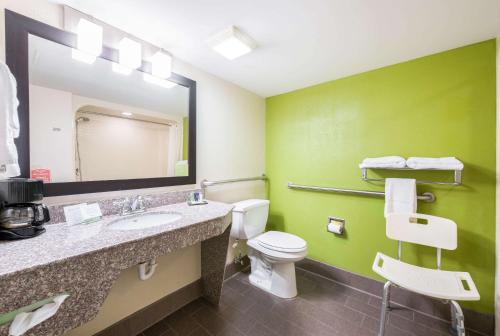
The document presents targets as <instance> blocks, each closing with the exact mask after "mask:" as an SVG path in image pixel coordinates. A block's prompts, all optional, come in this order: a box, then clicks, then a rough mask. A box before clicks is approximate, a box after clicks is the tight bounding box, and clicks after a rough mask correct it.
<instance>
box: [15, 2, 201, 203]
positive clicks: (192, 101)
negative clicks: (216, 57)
mask: <svg viewBox="0 0 500 336" xmlns="http://www.w3.org/2000/svg"><path fill="white" fill-rule="evenodd" d="M30 34H31V35H36V36H38V37H41V38H44V39H46V40H50V41H53V42H56V43H59V44H62V45H65V46H68V47H71V48H74V47H75V46H76V35H75V34H73V33H71V32H67V31H64V30H61V29H58V28H55V27H52V26H50V25H47V24H45V23H42V22H39V21H36V20H34V19H31V18H29V17H26V16H23V15H20V14H18V13H15V12H12V11H10V10H8V9H6V10H5V47H6V63H7V65H8V66H9V68H10V70H11V72H12V74H13V75H14V77H15V78H16V80H17V96H18V99H19V109H18V111H19V123H20V125H21V131H20V135H19V138H18V139H16V146H17V152H18V154H19V166H20V168H21V177H30V148H29V147H30V139H29V137H30V133H29V68H28V67H29V59H28V57H29V56H28V55H29V54H28V52H29V49H28V48H29V46H28V37H29V35H30ZM100 57H101V58H103V59H106V60H109V61H113V62H117V61H118V52H117V50H114V49H111V48H108V47H106V46H104V47H103V53H102V55H101V56H100ZM139 71H142V72H146V73H150V72H151V64H150V63H148V62H145V61H143V63H142V67H141V68H140V69H139ZM169 80H171V81H172V82H175V83H177V84H179V85H182V86H185V87H187V88H188V89H189V138H188V162H189V172H188V176H175V177H156V178H142V179H128V180H103V181H85V182H62V183H61V182H56V183H47V184H45V185H44V196H59V195H73V194H85V193H96V192H105V191H117V190H129V189H142V188H157V187H165V186H174V185H186V184H195V183H196V82H195V81H193V80H191V79H189V78H186V77H183V76H181V75H178V74H175V73H172V76H171V77H170V78H169Z"/></svg>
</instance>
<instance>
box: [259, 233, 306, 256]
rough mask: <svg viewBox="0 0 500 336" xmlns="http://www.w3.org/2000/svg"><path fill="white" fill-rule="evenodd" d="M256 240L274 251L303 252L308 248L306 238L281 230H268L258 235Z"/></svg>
mask: <svg viewBox="0 0 500 336" xmlns="http://www.w3.org/2000/svg"><path fill="white" fill-rule="evenodd" d="M256 240H257V241H258V242H259V244H260V245H261V246H263V247H265V248H268V249H270V250H274V251H281V252H302V251H304V250H305V249H306V248H307V243H306V241H305V240H304V239H302V238H300V237H297V236H295V235H293V234H290V233H285V232H279V231H268V232H266V233H263V234H261V235H260V236H258V237H257V238H256Z"/></svg>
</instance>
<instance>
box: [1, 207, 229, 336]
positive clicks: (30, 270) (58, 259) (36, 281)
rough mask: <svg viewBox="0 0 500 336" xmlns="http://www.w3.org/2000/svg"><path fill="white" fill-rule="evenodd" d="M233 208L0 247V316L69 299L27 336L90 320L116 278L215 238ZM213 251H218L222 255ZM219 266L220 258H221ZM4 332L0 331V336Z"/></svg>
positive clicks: (64, 227)
mask: <svg viewBox="0 0 500 336" xmlns="http://www.w3.org/2000/svg"><path fill="white" fill-rule="evenodd" d="M232 208H233V205H231V204H225V203H219V202H208V204H205V205H196V206H189V205H187V204H186V203H185V202H184V203H177V204H169V205H164V206H160V207H155V208H150V209H148V210H147V211H146V212H145V213H148V212H158V211H162V212H174V213H177V214H180V215H182V217H181V218H180V219H179V220H177V221H175V222H172V223H168V224H165V225H159V226H156V227H152V228H147V229H138V230H128V231H125V230H123V231H122V230H112V229H110V228H108V227H107V225H108V224H109V223H110V222H112V221H113V220H115V219H117V218H121V217H120V216H118V215H111V216H105V217H104V218H103V219H102V220H101V221H99V222H96V223H92V224H79V225H68V224H66V223H57V224H51V225H46V226H45V227H46V229H47V231H46V232H45V233H44V234H42V235H40V236H38V237H35V238H30V239H25V240H17V241H6V242H5V241H4V242H0V291H1V292H2V293H3V294H2V295H1V296H0V314H2V313H6V312H9V311H12V310H14V309H17V308H20V307H22V306H25V305H28V304H31V303H33V302H37V301H39V300H42V299H45V298H48V297H52V296H54V295H58V294H61V293H64V292H66V293H69V294H70V297H69V298H68V299H67V300H66V302H65V303H64V304H63V306H62V307H63V309H60V312H58V313H57V315H56V316H57V318H51V319H49V320H48V321H46V322H44V323H42V324H41V325H40V326H38V327H35V328H34V329H32V330H30V332H29V333H28V334H27V335H37V336H39V335H48V334H50V335H62V334H63V333H64V331H67V330H69V329H72V328H74V327H76V326H79V325H81V324H83V323H85V322H87V321H89V320H90V319H92V318H93V317H94V316H95V315H96V314H97V312H98V310H99V307H100V306H101V305H102V303H103V302H104V300H105V298H106V296H107V294H108V293H109V290H110V289H111V287H112V285H113V283H114V282H115V281H116V279H117V278H118V276H119V274H120V273H121V271H122V270H124V269H126V268H129V267H132V266H134V265H137V264H138V263H140V262H144V261H147V260H150V259H152V258H156V257H159V256H161V255H164V254H167V253H169V252H171V251H174V250H177V249H180V248H183V247H186V246H190V245H193V244H196V243H199V242H203V241H206V240H207V239H211V238H214V237H218V236H220V235H221V234H222V233H224V232H225V231H226V229H228V227H229V226H230V224H231V210H232ZM224 244H226V245H225V246H220V250H221V251H227V242H225V243H224ZM223 257H224V258H223V262H222V263H223V264H224V262H225V253H224V256H223ZM221 260H222V259H221ZM6 328H7V326H2V327H0V335H5V334H6V331H7V329H6Z"/></svg>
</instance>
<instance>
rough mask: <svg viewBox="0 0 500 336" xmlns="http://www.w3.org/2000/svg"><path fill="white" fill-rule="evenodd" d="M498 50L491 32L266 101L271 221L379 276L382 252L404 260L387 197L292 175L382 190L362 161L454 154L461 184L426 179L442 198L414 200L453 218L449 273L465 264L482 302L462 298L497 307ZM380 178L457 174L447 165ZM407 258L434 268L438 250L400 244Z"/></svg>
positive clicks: (333, 259)
mask: <svg viewBox="0 0 500 336" xmlns="http://www.w3.org/2000/svg"><path fill="white" fill-rule="evenodd" d="M495 48H496V46H495V41H494V40H490V41H486V42H482V43H478V44H474V45H470V46H466V47H463V48H459V49H454V50H450V51H447V52H443V53H439V54H435V55H431V56H427V57H423V58H419V59H416V60H412V61H409V62H405V63H401V64H397V65H393V66H388V67H385V68H381V69H377V70H374V71H370V72H366V73H362V74H359V75H355V76H351V77H347V78H343V79H339V80H334V81H331V82H327V83H323V84H320V85H316V86H312V87H308V88H305V89H301V90H297V91H293V92H290V93H286V94H282V95H278V96H274V97H270V98H268V99H267V101H266V105H267V106H266V108H267V110H266V174H267V175H268V176H269V179H270V183H269V198H270V200H271V209H270V217H269V224H268V229H270V230H272V229H277V230H282V231H286V232H290V233H293V234H297V235H299V236H300V237H302V238H304V239H305V240H306V241H307V243H308V247H309V255H308V256H309V258H312V259H315V260H319V261H322V262H325V263H327V264H330V265H333V266H336V267H339V268H342V269H346V270H349V271H351V272H355V273H358V274H361V275H364V276H367V277H370V278H374V279H378V280H382V279H381V278H379V277H378V276H377V275H376V274H375V273H374V272H373V271H372V270H371V267H372V263H373V260H374V258H375V254H376V253H377V251H380V252H382V253H385V254H387V255H389V256H393V257H396V256H397V242H396V241H392V240H389V239H388V238H386V236H385V220H384V215H383V209H384V200H383V199H382V198H373V197H362V196H353V195H342V194H334V193H319V192H311V191H300V190H291V189H288V188H287V182H289V181H291V182H295V183H298V184H308V185H318V186H334V187H344V188H352V189H367V190H380V191H381V190H383V185H382V184H377V183H368V182H364V181H362V180H361V171H360V169H359V168H358V164H359V163H360V162H361V161H362V160H363V158H365V157H376V156H385V155H401V156H404V157H409V156H428V157H440V156H456V157H457V158H459V159H461V160H462V161H463V162H464V164H465V169H464V171H463V185H462V186H459V187H450V186H430V185H419V186H418V193H419V194H420V193H422V192H425V191H431V192H433V193H434V194H435V195H436V197H437V201H436V203H433V204H427V203H423V202H419V204H418V211H419V212H421V213H426V214H432V215H437V216H443V217H447V218H450V219H453V220H454V221H456V222H457V224H458V249H457V250H455V251H443V269H445V270H460V271H467V272H470V273H471V275H472V278H473V279H474V281H475V283H476V285H477V287H478V289H479V292H480V294H481V301H479V302H472V303H464V306H466V307H469V308H472V309H474V310H477V311H482V312H493V307H494V305H493V300H494V280H495V123H496V117H495V113H496V112H495V111H496V105H495V101H496V98H495V94H496V93H495V88H496V84H495V81H496V78H495V67H496V63H495V62H496V61H495V58H496V51H495ZM370 173H371V174H372V175H374V176H376V175H377V172H375V173H372V172H370ZM378 175H379V176H382V177H415V178H417V179H434V180H446V181H452V180H453V177H452V174H451V173H448V174H446V173H444V174H443V173H441V172H398V174H394V173H391V172H384V174H380V173H378ZM328 216H337V217H342V218H345V219H346V234H345V236H336V235H334V234H331V233H327V232H326V223H327V217H328ZM403 260H404V261H406V262H410V263H416V264H419V265H422V266H426V267H435V265H436V258H435V249H432V248H427V247H421V246H415V245H410V244H403Z"/></svg>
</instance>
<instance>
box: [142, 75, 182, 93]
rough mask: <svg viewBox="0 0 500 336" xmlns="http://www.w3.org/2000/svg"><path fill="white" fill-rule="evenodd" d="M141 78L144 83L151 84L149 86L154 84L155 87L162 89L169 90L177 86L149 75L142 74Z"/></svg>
mask: <svg viewBox="0 0 500 336" xmlns="http://www.w3.org/2000/svg"><path fill="white" fill-rule="evenodd" d="M142 78H143V79H144V81H145V82H148V83H151V84H155V85H159V86H161V87H164V88H166V89H171V88H173V87H174V86H176V85H177V84H176V83H174V82H171V81H169V80H167V79H161V78H158V77H156V76H153V75H150V74H148V73H144V74H143V75H142Z"/></svg>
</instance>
